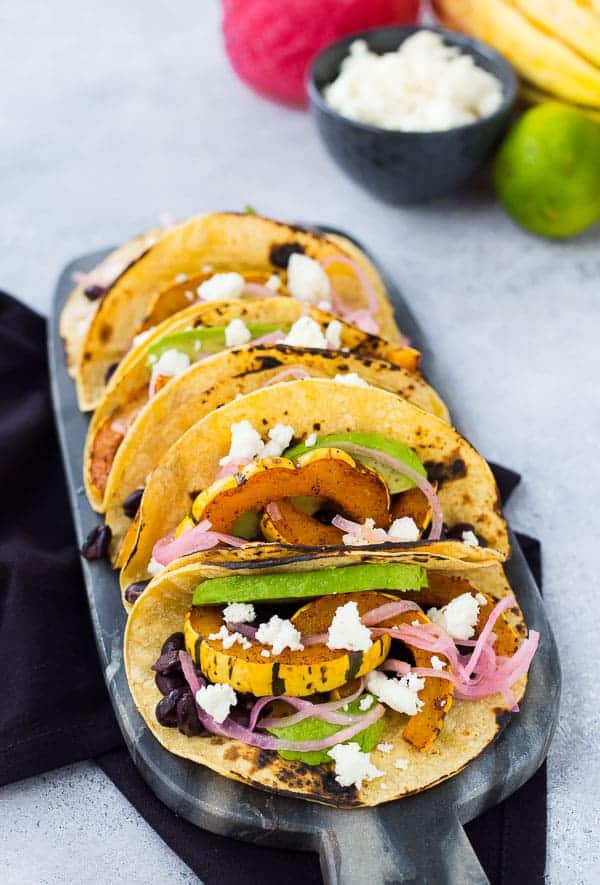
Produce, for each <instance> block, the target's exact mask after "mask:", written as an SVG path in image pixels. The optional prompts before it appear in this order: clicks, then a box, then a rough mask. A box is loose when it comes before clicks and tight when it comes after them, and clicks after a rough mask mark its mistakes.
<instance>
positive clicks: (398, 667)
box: [378, 658, 456, 682]
mask: <svg viewBox="0 0 600 885" xmlns="http://www.w3.org/2000/svg"><path fill="white" fill-rule="evenodd" d="M378 669H379V670H391V671H393V672H394V673H397V674H399V675H400V676H408V674H409V673H411V674H412V675H413V676H424V677H431V678H432V679H438V678H439V679H447V680H449V681H450V682H455V681H456V680H455V678H454V676H453V674H452V673H450V672H449V671H448V670H436V669H435V668H434V667H411V665H410V664H407V662H406V661H397V660H396V659H395V658H388V659H387V661H384V662H383V664H382V665H381V667H378Z"/></svg>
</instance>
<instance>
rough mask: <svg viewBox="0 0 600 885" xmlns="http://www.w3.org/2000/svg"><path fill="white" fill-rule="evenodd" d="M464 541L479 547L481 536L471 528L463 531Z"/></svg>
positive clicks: (470, 545)
mask: <svg viewBox="0 0 600 885" xmlns="http://www.w3.org/2000/svg"><path fill="white" fill-rule="evenodd" d="M462 542H463V544H466V545H467V546H468V547H479V538H478V537H477V535H476V534H475V532H472V531H471V530H470V529H468V530H467V531H466V532H463V533H462Z"/></svg>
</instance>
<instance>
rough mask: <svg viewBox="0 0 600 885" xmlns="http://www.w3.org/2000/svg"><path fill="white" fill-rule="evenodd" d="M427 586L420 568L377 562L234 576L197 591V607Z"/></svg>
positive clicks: (212, 580) (424, 574)
mask: <svg viewBox="0 0 600 885" xmlns="http://www.w3.org/2000/svg"><path fill="white" fill-rule="evenodd" d="M422 587H427V572H426V571H425V569H424V568H422V567H421V566H420V565H406V564H404V563H402V564H401V563H396V562H382V563H379V562H374V563H363V564H361V565H348V566H342V567H340V568H324V569H320V570H319V571H314V572H285V573H283V572H277V573H276V574H271V575H264V574H263V575H232V576H231V577H227V578H212V579H210V580H208V581H204V583H202V584H199V585H198V586H197V587H196V589H195V590H194V597H193V600H192V604H193V605H215V604H218V603H229V602H276V601H278V600H285V599H312V598H316V597H318V596H327V595H329V594H331V593H359V592H361V591H362V590H395V591H399V592H407V591H409V590H420V589H421V588H422Z"/></svg>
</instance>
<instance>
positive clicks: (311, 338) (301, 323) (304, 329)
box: [283, 317, 327, 350]
mask: <svg viewBox="0 0 600 885" xmlns="http://www.w3.org/2000/svg"><path fill="white" fill-rule="evenodd" d="M283 343H284V344H290V345H291V346H292V347H315V348H319V349H320V350H324V349H325V348H326V347H327V339H326V338H325V335H323V333H322V332H321V327H320V325H319V324H318V323H317V322H316V320H313V318H312V317H300V318H299V319H297V320H296V322H295V323H294V325H293V326H292V328H291V329H290V331H289V332H288V333H287V335H286V336H285V339H284V342H283Z"/></svg>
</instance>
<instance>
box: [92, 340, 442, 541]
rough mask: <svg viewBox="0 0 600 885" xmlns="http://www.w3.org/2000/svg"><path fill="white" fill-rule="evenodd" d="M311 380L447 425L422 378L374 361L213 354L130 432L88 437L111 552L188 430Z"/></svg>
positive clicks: (146, 409)
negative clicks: (250, 396) (242, 401)
mask: <svg viewBox="0 0 600 885" xmlns="http://www.w3.org/2000/svg"><path fill="white" fill-rule="evenodd" d="M311 377H312V378H319V377H321V378H333V379H334V380H335V379H337V380H338V381H339V380H342V381H344V382H346V383H358V381H359V380H362V381H364V383H365V384H371V385H372V386H376V387H381V388H382V389H384V390H389V391H391V392H393V393H396V394H397V395H400V396H404V397H405V398H406V399H408V400H409V401H410V402H413V403H415V405H418V406H419V407H421V408H423V409H424V410H425V411H429V412H431V413H432V414H435V415H438V416H439V417H440V418H442V419H443V420H448V412H447V410H446V408H445V406H444V404H443V403H442V401H441V400H440V398H439V397H438V395H437V394H436V392H435V391H434V390H433V388H431V387H429V385H428V384H427V383H426V382H425V381H424V380H423V378H422V376H421V375H419V374H418V373H411V372H408V371H407V370H405V369H402V368H400V367H399V366H394V365H392V364H391V363H387V362H385V361H383V360H378V359H375V358H374V357H363V356H361V355H360V354H356V355H355V354H352V353H349V354H343V353H340V352H339V351H319V350H315V349H307V348H299V347H290V346H288V345H285V344H275V345H259V346H256V347H252V346H249V345H246V346H242V347H236V348H234V349H233V350H230V351H224V352H221V353H219V354H215V355H214V356H211V357H208V358H207V359H206V360H205V361H204V362H202V363H198V364H196V365H194V366H193V367H191V368H190V369H189V370H187V371H186V372H185V373H184V374H182V375H180V376H178V377H177V378H174V379H173V381H171V382H170V383H169V384H168V385H166V387H165V388H163V389H162V390H161V391H160V392H159V393H158V394H157V395H156V396H155V397H153V399H152V400H151V401H149V402H148V403H147V404H146V405H145V406H143V407H142V408H141V409H140V411H139V412H138V413H137V414H136V416H135V418H134V420H133V423H132V424H131V426H130V427H127V425H124V424H120V425H119V424H116V420H118V419H116V420H115V418H113V417H112V416H111V417H109V418H106V419H105V420H104V423H103V424H101V425H100V427H99V428H98V430H96V432H95V435H93V436H91V438H90V442H89V448H88V450H87V451H88V454H87V456H86V471H87V473H86V483H87V485H88V488H90V487H91V488H90V491H91V492H92V494H94V492H95V490H97V489H98V485H100V484H101V483H102V482H103V481H104V488H105V492H104V499H103V508H104V512H105V521H106V523H107V525H109V526H110V528H111V531H112V539H113V549H115V550H116V549H118V547H119V545H120V541H121V540H122V537H123V536H124V534H125V532H126V531H127V530H128V528H129V523H130V519H131V518H132V517H133V516H134V515H135V511H136V510H137V506H136V501H139V499H140V497H141V494H142V492H143V487H144V485H145V482H146V477H147V475H148V473H149V472H150V471H151V470H152V469H153V468H154V467H155V466H156V465H157V464H158V462H159V461H160V459H161V458H162V457H163V456H164V455H165V454H166V452H167V450H168V449H169V447H170V446H171V445H173V444H174V443H175V442H176V441H177V440H178V439H179V438H180V437H181V436H182V435H183V433H185V431H186V430H188V429H189V428H190V427H191V426H192V424H194V423H196V422H197V421H199V420H200V419H201V418H203V417H204V416H205V415H207V414H208V413H209V412H211V411H212V410H213V409H216V408H220V407H221V406H222V405H224V404H225V403H228V402H231V401H232V400H233V399H235V398H236V397H239V396H242V395H244V394H246V393H250V392H252V391H254V390H258V389H261V388H263V387H267V386H270V385H272V384H275V383H279V382H284V381H292V380H295V379H298V378H311ZM134 408H136V406H134ZM123 431H124V435H123ZM119 439H121V440H122V442H120V443H119ZM103 443H104V445H105V448H104V449H103V447H102V445H103ZM111 444H112V447H111ZM115 445H118V448H116V453H115V455H114V457H113V458H111V455H112V452H113V451H114V449H115ZM98 478H99V479H98ZM104 478H105V479H104ZM96 483H97V484H96ZM88 494H89V492H88Z"/></svg>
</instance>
